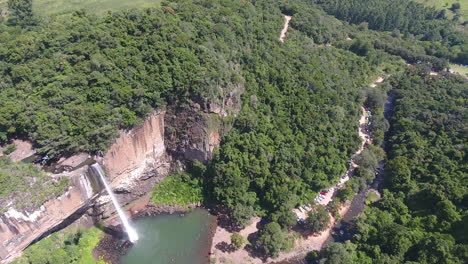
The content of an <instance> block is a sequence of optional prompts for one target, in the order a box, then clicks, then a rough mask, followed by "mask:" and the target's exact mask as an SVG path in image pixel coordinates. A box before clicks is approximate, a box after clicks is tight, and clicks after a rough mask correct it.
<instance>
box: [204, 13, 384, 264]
mask: <svg viewBox="0 0 468 264" xmlns="http://www.w3.org/2000/svg"><path fill="white" fill-rule="evenodd" d="M285 17H287V16H285ZM288 21H289V20H287V22H288ZM287 22H286V25H285V29H286V30H287ZM283 31H285V30H284V29H283ZM282 36H283V32H282ZM280 40H281V38H280ZM281 41H282V40H281ZM383 80H384V78H383V77H379V78H378V79H377V80H376V81H375V82H373V83H372V84H370V85H369V86H370V87H376V86H377V85H378V84H379V83H381V82H383ZM361 111H362V114H361V118H360V119H359V137H360V138H361V145H360V147H359V149H358V150H357V151H356V152H355V154H354V155H353V157H354V156H356V155H359V154H360V153H361V152H362V151H363V150H364V149H365V145H366V142H367V141H368V140H369V138H368V136H369V132H368V130H367V129H366V127H367V123H368V120H369V112H367V111H366V110H365V109H364V107H361ZM356 167H358V165H357V164H355V163H354V162H351V166H350V168H349V170H348V171H347V172H346V174H345V175H344V176H343V177H342V178H341V179H340V180H339V182H338V183H337V184H336V186H334V187H331V188H330V191H329V192H328V193H327V195H326V196H325V199H323V200H322V201H320V204H322V205H323V206H326V205H327V204H328V203H329V202H331V201H332V200H333V197H334V196H335V193H336V191H337V190H338V189H339V188H341V187H343V186H344V184H345V183H346V182H347V181H348V180H349V179H350V177H352V175H353V173H354V169H355V168H356ZM350 205H351V202H350V201H348V202H347V203H346V204H345V205H343V206H342V207H341V208H340V210H339V214H340V216H342V217H343V216H344V215H345V214H346V213H347V212H348V210H349V208H350ZM293 211H294V212H297V213H298V214H301V215H306V214H307V212H305V211H299V209H294V210H293ZM299 212H300V213H299ZM330 218H331V221H330V225H329V226H328V227H327V228H326V229H325V230H323V231H322V232H321V233H319V234H315V235H310V236H306V237H303V236H301V237H300V238H299V239H297V240H296V241H295V245H294V250H293V251H291V252H283V253H281V254H280V255H279V256H278V257H277V258H275V259H271V258H268V259H267V261H266V263H270V262H273V261H274V262H281V261H285V260H288V259H292V258H296V257H300V256H303V255H305V254H307V253H308V252H310V251H312V250H320V249H321V248H322V247H323V246H324V245H325V243H326V242H327V241H328V240H329V238H330V236H331V234H332V230H333V228H334V227H335V225H336V224H337V223H338V222H339V221H336V220H335V218H334V217H332V216H331V215H330ZM259 221H260V218H259V217H255V218H253V219H252V221H251V224H250V225H248V226H246V227H245V228H244V229H243V230H241V231H240V232H239V233H240V234H241V235H242V236H243V237H244V238H247V237H248V236H249V235H250V234H253V233H255V232H257V231H258V228H257V224H258V223H259ZM231 234H232V233H231V232H229V231H228V230H226V229H224V228H222V227H220V226H218V227H217V228H216V232H215V234H214V237H213V243H212V245H211V253H212V257H213V258H216V263H253V264H256V263H258V264H260V263H265V262H263V261H262V260H261V259H260V258H258V257H255V256H252V253H251V252H249V251H247V250H246V249H239V250H235V251H233V250H229V249H227V248H226V249H224V248H222V247H221V245H224V246H226V247H227V246H228V245H230V244H231Z"/></svg>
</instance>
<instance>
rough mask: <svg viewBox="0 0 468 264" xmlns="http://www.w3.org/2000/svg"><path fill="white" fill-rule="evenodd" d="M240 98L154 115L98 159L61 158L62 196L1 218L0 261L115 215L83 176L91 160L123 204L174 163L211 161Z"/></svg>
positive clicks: (92, 181)
mask: <svg viewBox="0 0 468 264" xmlns="http://www.w3.org/2000/svg"><path fill="white" fill-rule="evenodd" d="M240 93H241V92H240V91H239V92H238V94H237V93H236V94H235V93H232V94H230V96H229V97H228V98H227V99H226V100H224V101H223V103H222V105H219V106H218V105H215V104H211V105H208V106H204V107H203V108H204V110H201V107H200V106H198V107H196V104H195V106H194V105H192V106H190V107H188V108H180V107H178V108H176V107H168V110H167V112H166V111H155V112H153V113H152V114H150V115H149V116H148V118H147V119H146V120H145V121H144V122H143V124H141V125H140V126H137V127H135V128H134V129H132V130H130V131H122V132H121V133H120V136H119V137H118V138H117V139H116V140H115V142H114V143H113V144H112V146H111V147H110V149H109V150H108V151H107V152H106V153H105V154H104V155H103V157H90V156H88V154H86V153H82V154H78V155H75V156H72V157H69V158H67V159H60V160H59V161H58V162H57V163H56V164H54V166H55V167H54V168H55V169H54V170H52V171H53V172H60V173H61V175H62V176H65V177H70V179H71V184H70V187H69V189H68V191H67V192H66V193H64V194H63V195H61V196H59V197H57V198H54V199H51V200H49V201H48V202H46V203H45V204H43V205H42V206H41V207H40V208H37V210H35V211H34V212H25V211H17V210H15V208H14V205H11V207H10V208H8V210H6V211H5V212H3V213H1V214H0V260H3V262H6V261H8V260H11V259H12V258H14V257H16V256H17V255H19V254H21V251H22V250H23V249H24V248H25V247H27V246H28V245H30V244H31V243H33V242H34V241H37V240H38V239H40V238H42V237H44V236H46V235H48V234H50V233H51V232H53V231H56V230H59V229H61V228H63V227H65V226H67V225H68V224H70V223H71V222H73V221H74V220H76V219H77V218H79V217H80V216H82V215H83V214H85V213H86V211H88V213H89V214H92V216H93V217H94V218H98V219H103V218H108V217H110V216H111V215H112V214H113V213H114V212H115V209H114V208H113V206H112V204H111V203H110V199H109V196H108V195H107V194H106V193H105V192H101V190H102V186H101V185H100V181H99V180H98V179H97V177H96V175H92V173H85V172H87V169H88V165H89V164H91V163H93V162H94V161H93V159H94V160H96V161H97V162H100V163H101V164H102V165H103V166H104V167H105V170H106V174H107V177H108V179H109V182H110V185H111V186H112V188H113V189H114V192H115V194H116V197H117V199H118V200H119V202H120V203H121V204H122V205H126V204H128V203H129V202H131V201H133V200H135V199H137V198H139V197H141V196H143V195H144V194H146V193H148V192H149V191H151V189H152V188H153V187H154V185H155V184H157V183H158V182H160V181H161V180H162V179H163V178H164V177H165V176H167V175H168V174H169V173H170V171H171V167H172V165H173V164H174V163H175V162H174V161H176V160H177V161H182V162H183V161H185V160H193V159H198V160H200V161H206V160H208V159H210V158H211V157H212V152H213V150H214V148H215V147H216V146H218V145H219V142H220V139H221V134H222V133H223V131H222V130H223V127H222V123H223V122H222V118H223V117H224V116H226V115H228V114H227V113H237V112H238V110H239V109H240ZM231 115H232V114H231ZM31 153H32V152H31ZM23 154H24V153H23ZM27 154H28V155H29V154H30V153H29V152H28V153H27ZM24 155H26V154H24ZM24 155H22V156H24ZM177 163H178V164H180V162H177Z"/></svg>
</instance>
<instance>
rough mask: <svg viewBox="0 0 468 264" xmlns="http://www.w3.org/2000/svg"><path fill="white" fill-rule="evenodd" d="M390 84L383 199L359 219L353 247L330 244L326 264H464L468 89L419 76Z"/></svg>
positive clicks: (448, 78)
mask: <svg viewBox="0 0 468 264" xmlns="http://www.w3.org/2000/svg"><path fill="white" fill-rule="evenodd" d="M389 82H390V85H391V87H392V90H391V91H392V93H394V96H395V108H394V114H393V116H392V118H391V121H390V122H391V127H390V130H389V133H388V145H389V146H388V161H387V163H386V166H385V174H384V179H385V183H384V187H385V189H384V192H383V199H382V200H380V201H378V202H376V203H375V204H373V205H372V206H370V207H368V208H367V209H366V210H365V211H364V213H363V214H362V215H361V216H360V217H359V218H358V220H357V222H356V227H355V228H356V234H355V235H354V238H353V239H352V242H353V243H354V244H348V245H341V244H331V245H329V247H330V249H327V250H325V251H324V253H323V256H322V257H323V259H322V261H323V262H324V263H434V264H435V263H466V260H467V259H468V240H467V239H468V237H467V233H466V229H467V227H468V210H467V209H468V181H467V177H468V167H467V164H468V163H467V155H466V143H467V134H466V128H467V122H466V120H467V117H468V116H467V115H468V112H467V109H466V100H467V92H468V83H467V81H466V80H464V79H462V78H460V77H456V76H452V75H449V74H444V75H443V76H440V77H434V78H433V77H428V76H426V77H424V76H421V72H418V70H412V71H408V72H406V73H405V74H404V75H400V76H398V77H395V78H392V79H391V80H390V81H389ZM331 260H333V262H331ZM343 261H346V262H343Z"/></svg>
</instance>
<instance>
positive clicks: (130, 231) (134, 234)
mask: <svg viewBox="0 0 468 264" xmlns="http://www.w3.org/2000/svg"><path fill="white" fill-rule="evenodd" d="M91 167H93V168H94V169H95V170H96V171H97V173H98V174H99V177H100V178H101V181H102V183H103V184H104V187H105V188H106V191H107V193H108V194H109V196H110V197H111V200H112V203H113V204H114V207H115V209H116V210H117V214H118V215H119V217H120V220H121V221H122V224H123V225H124V228H125V231H126V232H127V235H128V239H129V240H130V242H132V243H134V242H135V241H137V240H138V234H137V232H136V230H135V229H134V228H133V227H132V226H131V225H130V222H129V221H128V218H127V216H126V215H125V213H124V211H123V210H122V208H121V207H120V205H119V202H118V201H117V198H115V196H114V192H113V191H112V189H111V188H110V186H109V184H107V180H106V177H105V173H104V171H103V170H102V168H101V165H99V164H98V163H95V164H93V165H91Z"/></svg>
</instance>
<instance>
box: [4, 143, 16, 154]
mask: <svg viewBox="0 0 468 264" xmlns="http://www.w3.org/2000/svg"><path fill="white" fill-rule="evenodd" d="M15 150H16V145H15V144H11V145H8V146H7V147H6V148H5V150H4V151H3V154H5V155H10V154H11V153H13V152H14V151H15Z"/></svg>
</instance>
